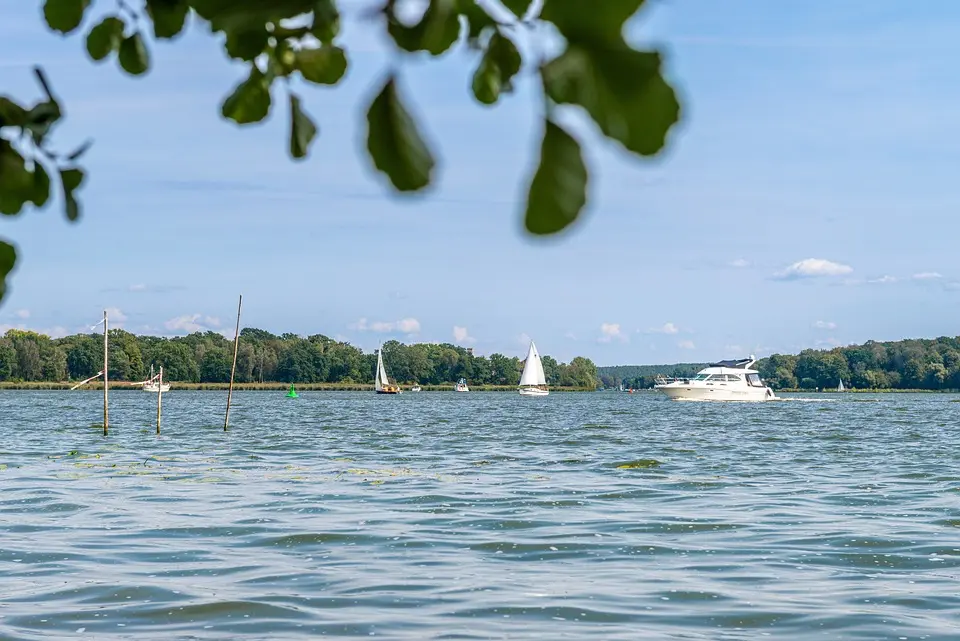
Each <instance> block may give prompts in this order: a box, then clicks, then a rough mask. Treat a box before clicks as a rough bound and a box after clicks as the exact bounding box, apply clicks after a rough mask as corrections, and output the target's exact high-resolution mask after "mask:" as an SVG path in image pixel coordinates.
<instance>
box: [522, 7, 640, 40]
mask: <svg viewBox="0 0 960 641" xmlns="http://www.w3.org/2000/svg"><path fill="white" fill-rule="evenodd" d="M643 2H644V0H603V2H592V3H591V4H590V9H589V10H585V9H584V3H583V0H546V2H544V4H543V9H542V10H541V11H540V18H541V19H542V20H546V21H547V22H552V23H553V24H554V26H556V28H557V30H558V31H560V33H562V34H563V36H564V37H565V38H566V39H567V40H568V41H570V42H575V43H579V44H590V45H592V46H603V45H605V44H610V43H620V42H622V41H623V26H624V24H625V23H626V22H627V20H629V19H630V17H631V16H633V14H635V13H636V12H637V11H638V10H639V9H640V6H641V5H643Z"/></svg>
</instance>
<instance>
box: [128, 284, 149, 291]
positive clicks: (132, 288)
mask: <svg viewBox="0 0 960 641" xmlns="http://www.w3.org/2000/svg"><path fill="white" fill-rule="evenodd" d="M129 289H130V291H131V292H145V291H147V286H146V285H145V284H144V283H137V284H136V285H130V287H129Z"/></svg>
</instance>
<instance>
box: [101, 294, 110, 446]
mask: <svg viewBox="0 0 960 641" xmlns="http://www.w3.org/2000/svg"><path fill="white" fill-rule="evenodd" d="M108 350H109V346H108V344H107V310H103V435H104V436H106V435H107V433H108V432H109V428H108V427H107V426H108V424H109V419H110V413H109V411H108V410H107V393H108V388H109V387H110V382H109V378H108V375H107V368H108V366H109V363H110V355H109V353H108Z"/></svg>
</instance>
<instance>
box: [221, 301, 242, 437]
mask: <svg viewBox="0 0 960 641" xmlns="http://www.w3.org/2000/svg"><path fill="white" fill-rule="evenodd" d="M242 307H243V295H242V294H241V296H240V302H239V303H238V304H237V329H236V332H234V335H233V367H231V368H230V388H229V389H228V390H227V414H226V416H224V417H223V431H224V432H226V431H227V426H228V425H229V424H230V399H231V398H233V377H234V375H235V374H236V372H237V348H238V347H239V346H240V309H241V308H242Z"/></svg>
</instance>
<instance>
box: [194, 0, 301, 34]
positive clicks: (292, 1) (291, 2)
mask: <svg viewBox="0 0 960 641" xmlns="http://www.w3.org/2000/svg"><path fill="white" fill-rule="evenodd" d="M314 2H315V0H269V1H268V0H190V4H191V5H192V6H193V9H194V11H196V12H197V15H199V16H200V17H201V18H203V19H204V20H209V21H210V27H211V28H212V29H213V30H214V31H225V32H230V31H243V30H245V29H250V28H251V27H262V26H264V25H266V24H267V23H268V22H273V23H275V24H276V23H279V22H281V21H282V20H287V19H290V18H296V17H297V16H301V15H303V14H306V13H309V12H310V11H311V10H312V9H313V5H314Z"/></svg>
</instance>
